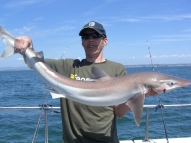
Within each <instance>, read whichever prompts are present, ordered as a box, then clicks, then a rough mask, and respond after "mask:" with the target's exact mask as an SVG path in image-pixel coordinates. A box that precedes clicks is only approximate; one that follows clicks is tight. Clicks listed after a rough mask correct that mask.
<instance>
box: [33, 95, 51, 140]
mask: <svg viewBox="0 0 191 143" xmlns="http://www.w3.org/2000/svg"><path fill="white" fill-rule="evenodd" d="M47 98H48V92H47V94H46V96H45V99H44V104H42V111H41V113H40V115H39V118H38V122H37V125H36V129H35V132H34V135H33V138H32V143H34V141H35V138H36V136H37V132H38V128H39V125H40V121H41V118H42V113H43V112H44V107H45V105H46V104H45V103H46V101H47Z"/></svg>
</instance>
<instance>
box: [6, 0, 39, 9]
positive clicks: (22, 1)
mask: <svg viewBox="0 0 191 143" xmlns="http://www.w3.org/2000/svg"><path fill="white" fill-rule="evenodd" d="M37 2H38V0H19V1H11V2H10V1H9V2H8V3H7V4H6V5H5V7H6V8H10V9H12V8H15V7H23V6H27V5H31V4H35V3H37Z"/></svg>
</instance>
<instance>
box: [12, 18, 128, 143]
mask: <svg viewBox="0 0 191 143" xmlns="http://www.w3.org/2000/svg"><path fill="white" fill-rule="evenodd" d="M79 36H81V38H82V46H83V47H84V51H85V54H86V58H85V59H83V60H81V61H80V60H78V59H75V60H74V59H65V60H63V59H60V60H54V59H45V62H46V63H47V64H48V65H49V66H50V67H51V68H53V69H54V70H55V71H57V72H58V73H61V74H63V75H65V76H68V77H70V78H72V79H75V80H87V79H88V78H90V74H91V68H92V66H96V67H99V68H100V69H102V70H103V71H105V72H106V73H107V74H108V75H109V76H111V77H117V76H123V75H125V74H126V69H125V67H124V66H123V65H121V64H119V63H116V62H112V61H109V60H107V59H105V58H104V55H103V50H104V47H105V46H106V45H107V43H108V39H107V35H106V31H105V29H104V27H103V26H102V25H101V24H100V23H98V22H95V21H91V22H89V23H87V24H86V25H85V26H84V27H83V28H82V30H81V31H80V33H79ZM27 47H29V48H32V49H34V48H33V45H32V40H31V39H30V38H29V37H26V36H22V37H17V38H16V40H15V46H14V48H15V53H20V54H22V55H24V53H25V50H26V48H27ZM76 96H77V95H76ZM60 106H61V115H62V126H63V142H64V143H97V142H100V143H101V142H104V143H119V140H118V137H117V127H116V116H118V117H123V116H124V115H125V114H126V113H127V112H128V111H130V108H129V107H128V106H126V104H125V103H124V104H120V105H115V106H106V107H97V106H88V105H83V104H81V103H77V102H74V101H71V100H68V99H65V98H61V99H60Z"/></svg>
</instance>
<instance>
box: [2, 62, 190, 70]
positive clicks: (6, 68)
mask: <svg viewBox="0 0 191 143" xmlns="http://www.w3.org/2000/svg"><path fill="white" fill-rule="evenodd" d="M124 66H125V67H126V68H139V67H152V65H151V64H140V65H124ZM180 66H181V67H183V66H191V63H190V64H155V65H154V67H180ZM18 70H31V69H30V68H28V67H27V66H26V67H3V68H0V71H18Z"/></svg>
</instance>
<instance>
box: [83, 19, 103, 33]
mask: <svg viewBox="0 0 191 143" xmlns="http://www.w3.org/2000/svg"><path fill="white" fill-rule="evenodd" d="M88 28H91V29H94V30H95V31H97V32H98V33H99V34H100V35H105V36H106V31H105V29H104V28H103V25H101V24H100V23H98V22H95V21H91V22H89V23H87V24H86V25H84V27H83V28H82V30H81V31H80V33H79V35H80V36H82V34H83V32H84V30H85V29H88Z"/></svg>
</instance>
